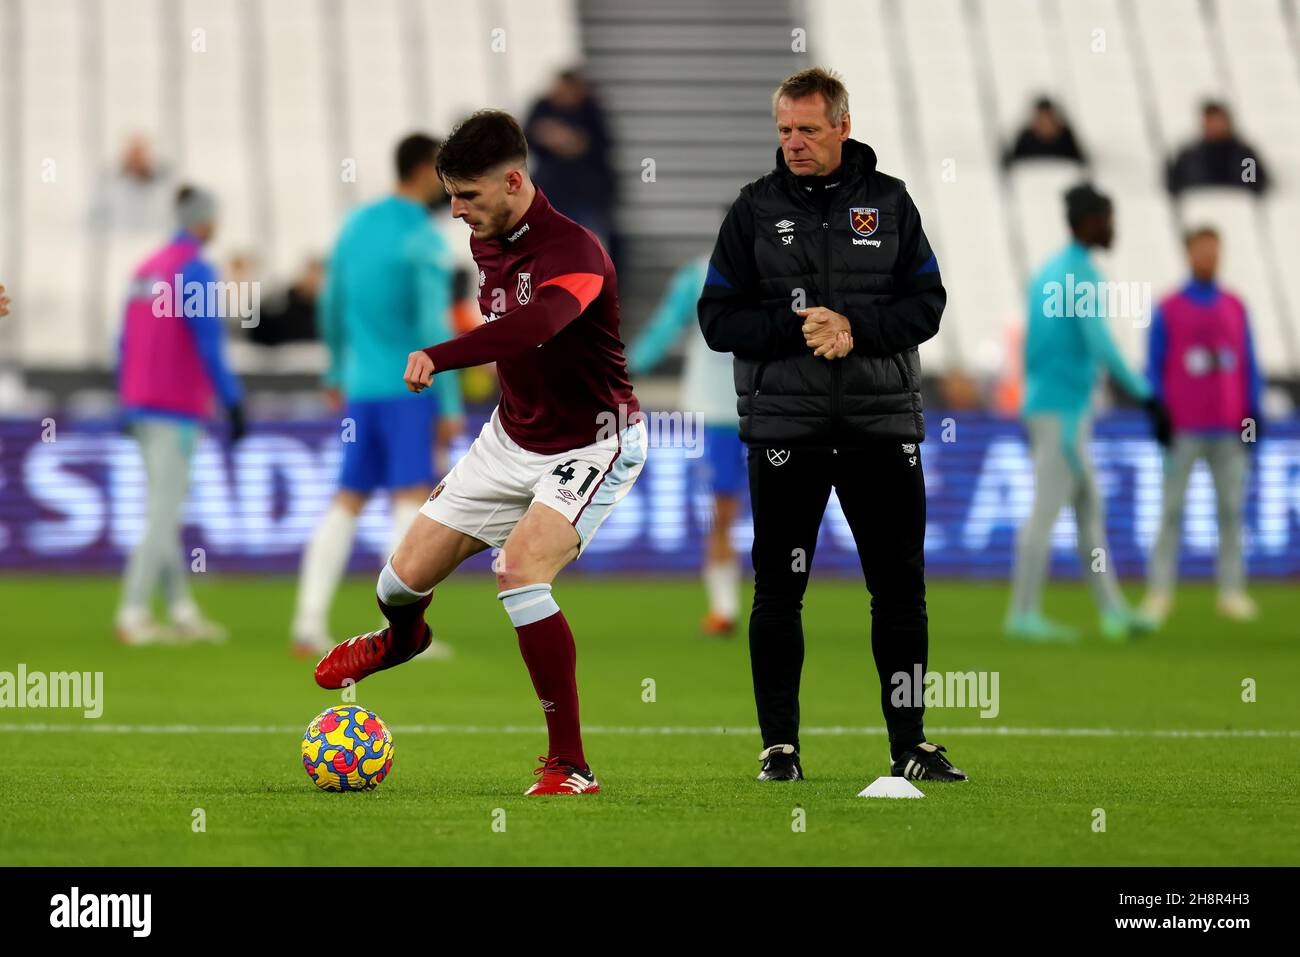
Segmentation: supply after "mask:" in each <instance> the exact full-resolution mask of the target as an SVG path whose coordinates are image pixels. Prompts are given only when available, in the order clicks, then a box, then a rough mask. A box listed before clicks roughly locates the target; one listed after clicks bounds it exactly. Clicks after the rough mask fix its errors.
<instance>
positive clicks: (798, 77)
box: [772, 66, 849, 126]
mask: <svg viewBox="0 0 1300 957" xmlns="http://www.w3.org/2000/svg"><path fill="white" fill-rule="evenodd" d="M818 93H820V94H821V95H822V96H823V97H824V98H825V100H826V114H827V117H828V119H830V121H831V125H832V126H839V125H840V121H841V120H842V119H844V114H845V113H847V112H848V111H849V91H848V90H847V89H845V87H844V80H843V79H842V78H841V77H840V75H839V74H838V73H836V72H835V71H834V70H826V69H823V68H822V67H819V66H815V67H812V68H811V69H807V70H800V71H799V72H798V73H795V74H792V75H791V76H788V77H786V78H785V79H784V80H782V81H781V85H780V86H778V87H777V88H776V90H775V92H773V94H772V117H773V118H775V117H776V104H777V102H778V101H779V100H780V99H781V97H783V96H788V97H789V98H790V99H792V100H801V99H803V98H804V97H806V96H813V95H815V94H818Z"/></svg>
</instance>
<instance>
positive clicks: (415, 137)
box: [393, 133, 442, 183]
mask: <svg viewBox="0 0 1300 957" xmlns="http://www.w3.org/2000/svg"><path fill="white" fill-rule="evenodd" d="M441 145H442V143H441V142H440V141H439V140H436V139H434V138H433V137H432V136H427V135H425V134H424V133H412V134H411V135H410V136H407V137H405V138H404V139H403V140H402V142H400V143H398V144H397V151H396V152H395V153H394V154H393V162H394V164H395V165H396V166H397V178H398V179H399V180H401V181H402V182H403V183H405V182H406V181H407V180H408V179H410V178H411V177H412V176H413V175H414V174H415V171H416V170H417V169H419V168H420V167H421V166H425V165H427V164H429V163H432V162H434V161H435V160H437V158H438V147H439V146H441Z"/></svg>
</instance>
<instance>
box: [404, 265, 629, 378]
mask: <svg viewBox="0 0 1300 957" xmlns="http://www.w3.org/2000/svg"><path fill="white" fill-rule="evenodd" d="M603 284H604V279H603V278H602V277H601V276H599V275H596V274H595V273H567V274H566V275H563V276H557V277H556V278H555V279H548V280H547V281H546V282H544V283H542V284H541V285H540V286H538V287H537V291H536V292H534V293H533V298H532V299H531V300H530V301H529V302H528V304H527V305H523V306H520V307H519V308H518V309H512V310H511V311H510V312H507V313H506V314H505V315H503V316H502V317H501V318H500V319H497V320H496V321H494V322H485V323H483V325H481V326H477V327H476V328H474V329H471V330H470V331H469V332H465V333H461V334H460V335H459V336H457V337H456V338H454V339H449V340H448V341H446V342H442V343H439V344H438V345H435V346H430V347H429V348H427V349H425V350H424V355H425V356H427V357H428V358H429V359H430V360H431V361H432V363H433V366H434V367H436V368H437V369H439V370H445V369H467V368H469V367H470V366H479V365H484V364H485V363H488V362H498V361H500V360H501V359H509V358H510V357H511V356H517V355H519V354H520V353H523V352H527V351H528V350H529V349H536V348H537V347H538V346H540V345H541V344H542V343H543V342H545V341H546V340H547V339H550V338H551V337H552V336H554V335H556V334H557V333H558V332H559V331H560V330H561V329H563V328H564V327H565V326H567V325H568V324H569V323H571V322H573V320H574V319H577V318H578V317H579V316H580V315H582V312H583V310H584V309H586V308H587V306H588V305H589V304H590V303H591V301H592V300H593V299H595V298H596V296H597V295H599V294H600V289H601V286H602V285H603ZM407 371H408V372H410V371H411V368H410V364H409V363H408V368H407ZM426 384H427V383H426ZM409 385H410V383H409V381H408V386H409ZM417 391H418V390H417Z"/></svg>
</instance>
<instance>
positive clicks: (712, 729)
mask: <svg viewBox="0 0 1300 957" xmlns="http://www.w3.org/2000/svg"><path fill="white" fill-rule="evenodd" d="M392 730H393V733H394V734H435V735H437V734H447V735H454V734H545V733H546V727H545V725H521V724H514V725H511V724H508V725H497V726H491V725H476V724H410V725H396V726H394V727H393V729H392ZM926 730H927V732H928V733H929V734H931V735H933V736H935V737H947V736H953V737H956V736H968V737H1007V738H1300V730H1293V729H1282V730H1272V729H1267V728H1258V729H1247V728H1166V729H1158V728H1150V729H1148V728H1011V727H1001V726H998V725H988V726H984V725H968V726H965V727H958V728H927V729H926ZM302 731H303V729H302V728H298V727H294V726H291V725H230V724H210V725H203V724H105V723H101V722H99V721H95V720H86V721H85V722H83V723H80V724H43V723H35V722H33V723H30V724H28V723H21V722H12V723H8V724H0V732H3V733H5V734H78V733H93V734H301V733H302ZM582 731H583V734H609V735H625V736H664V735H683V736H689V735H697V736H704V737H715V736H717V737H720V736H724V735H731V736H737V735H740V736H753V735H756V734H758V733H759V732H758V728H725V727H722V726H720V725H714V726H709V725H702V726H689V725H668V726H655V725H644V726H638V725H625V726H619V725H590V726H587V727H584V728H583V729H582ZM884 733H885V729H884V728H877V727H872V728H857V727H845V726H831V727H813V728H802V729H800V731H799V734H800V736H801V737H839V736H848V737H854V736H856V737H883V736H884Z"/></svg>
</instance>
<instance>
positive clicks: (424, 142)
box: [292, 134, 464, 656]
mask: <svg viewBox="0 0 1300 957" xmlns="http://www.w3.org/2000/svg"><path fill="white" fill-rule="evenodd" d="M438 145H439V144H438V142H437V141H436V140H434V139H432V138H430V137H428V136H424V135H422V134H414V135H412V136H408V137H406V138H405V139H404V140H402V142H401V143H400V144H398V147H397V155H396V163H397V176H398V184H397V188H396V189H395V190H394V192H393V193H392V195H390V196H387V197H385V198H384V199H381V200H378V201H376V202H374V203H370V204H368V205H366V206H363V207H361V208H360V209H357V210H356V211H354V212H353V213H352V214H351V215H350V216H349V217H348V218H347V220H346V222H345V223H344V224H343V228H342V230H341V231H340V233H339V238H338V242H337V243H336V245H335V247H334V253H333V255H332V256H331V258H330V265H329V275H328V278H327V280H326V285H325V290H324V294H323V295H322V298H321V305H320V310H319V324H320V329H321V338H322V340H323V341H324V342H325V345H326V346H327V347H328V349H329V355H330V363H329V371H328V372H327V374H326V377H325V386H326V390H327V394H328V396H329V399H330V403H331V406H332V407H333V408H334V409H335V410H336V411H337V410H341V411H342V417H343V422H344V424H345V425H346V426H348V428H346V429H344V430H343V431H342V432H341V435H342V437H343V465H342V468H341V470H340V474H339V489H338V492H337V493H336V494H335V496H334V501H333V502H332V503H331V505H330V507H329V510H328V511H327V512H326V513H325V516H324V517H323V518H322V519H321V521H320V524H319V525H318V526H317V528H316V531H315V533H314V534H313V535H312V538H311V541H310V542H308V544H307V547H306V549H305V550H304V552H303V557H302V568H301V571H300V573H299V579H298V606H297V611H296V613H295V615H294V620H293V626H292V639H293V644H294V651H295V652H296V653H298V654H300V655H307V656H315V655H319V654H320V653H321V652H323V651H325V650H327V649H328V648H330V647H332V646H333V644H334V642H333V641H332V640H330V638H329V609H330V603H331V602H332V601H333V598H334V591H335V589H336V588H337V587H338V582H339V579H340V578H341V577H342V575H343V571H344V569H345V567H346V566H347V562H348V556H349V555H350V554H351V553H352V541H353V537H354V535H355V533H356V526H357V516H358V515H359V514H360V512H361V510H362V508H363V507H364V506H365V504H366V501H367V500H368V499H369V497H370V495H371V494H372V493H374V492H376V491H380V490H384V491H387V492H389V493H390V494H391V496H392V519H393V538H392V542H393V545H394V547H395V546H396V543H397V542H398V541H400V540H401V537H402V534H403V533H404V532H405V531H406V528H407V526H408V525H410V523H411V521H412V519H413V518H414V517H415V515H416V513H417V512H418V511H419V510H420V506H421V505H423V504H424V501H425V499H427V498H428V497H429V494H430V492H431V491H432V489H433V481H434V474H433V448H434V443H435V438H436V441H437V442H438V443H439V444H444V443H448V442H450V441H451V440H452V439H453V438H454V437H455V436H456V435H457V434H459V433H460V431H461V430H462V429H463V428H464V420H463V417H462V409H461V400H460V383H459V379H458V377H457V376H456V375H455V374H450V375H447V374H444V375H440V376H438V381H437V382H436V383H435V385H434V387H433V389H431V390H430V394H426V395H412V394H410V392H408V391H407V389H406V386H405V385H404V384H403V382H402V372H403V370H404V369H405V368H406V358H407V356H408V355H409V354H410V353H411V352H412V351H414V350H417V349H421V348H424V347H425V346H427V345H429V344H430V343H435V342H443V341H445V340H447V339H449V338H451V334H452V333H451V326H450V321H449V310H450V308H451V298H452V293H451V287H452V274H453V271H454V268H455V264H454V256H453V253H452V251H451V249H450V247H449V244H448V243H447V241H446V239H444V238H443V236H442V234H441V233H440V232H439V231H438V229H437V227H436V226H435V225H434V223H433V222H432V220H431V219H430V216H429V207H430V205H431V204H433V203H434V202H436V201H437V200H438V199H439V198H440V197H441V195H442V192H443V189H442V182H441V180H440V179H439V178H438V173H437V169H436V166H435V163H436V160H437V153H438ZM348 420H351V422H350V423H349V422H348ZM435 430H436V436H435ZM421 435H424V436H427V437H428V441H427V442H422V441H412V437H413V436H421ZM389 552H391V549H388V550H387V551H386V552H385V555H384V557H385V558H386V557H387V556H388V553H389ZM441 650H442V651H443V652H444V653H445V651H446V650H447V649H446V648H445V647H444V648H442V649H441Z"/></svg>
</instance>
